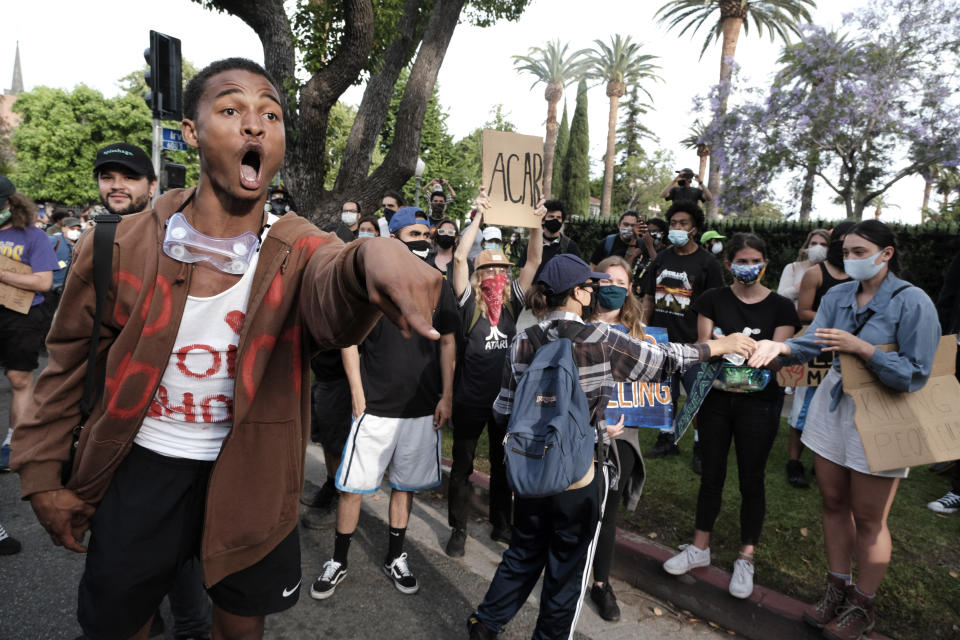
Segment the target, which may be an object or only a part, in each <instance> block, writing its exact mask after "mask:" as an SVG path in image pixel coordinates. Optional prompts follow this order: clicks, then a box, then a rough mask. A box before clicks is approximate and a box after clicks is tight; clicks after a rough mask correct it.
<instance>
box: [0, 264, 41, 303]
mask: <svg viewBox="0 0 960 640" xmlns="http://www.w3.org/2000/svg"><path fill="white" fill-rule="evenodd" d="M0 271H12V272H13V273H33V269H31V268H30V265H28V264H23V263H22V262H17V261H16V260H11V259H10V258H8V257H7V256H0ZM32 304H33V291H25V290H24V289H18V288H17V287H15V286H13V285H10V284H6V283H2V282H0V306H4V307H6V308H7V309H11V310H13V311H16V312H17V313H22V314H26V313H28V312H29V311H30V305H32Z"/></svg>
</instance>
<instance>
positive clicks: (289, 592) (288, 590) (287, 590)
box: [283, 578, 303, 598]
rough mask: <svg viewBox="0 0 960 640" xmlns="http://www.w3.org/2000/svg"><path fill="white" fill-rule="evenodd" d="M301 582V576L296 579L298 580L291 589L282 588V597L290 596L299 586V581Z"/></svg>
mask: <svg viewBox="0 0 960 640" xmlns="http://www.w3.org/2000/svg"><path fill="white" fill-rule="evenodd" d="M301 582H303V578H301V579H300V580H298V581H297V584H295V585H293V589H284V590H283V597H284V598H289V597H290V596H292V595H293V593H294V592H295V591H296V590H297V589H299V588H300V583H301Z"/></svg>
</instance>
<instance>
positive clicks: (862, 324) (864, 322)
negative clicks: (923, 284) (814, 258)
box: [821, 263, 913, 336]
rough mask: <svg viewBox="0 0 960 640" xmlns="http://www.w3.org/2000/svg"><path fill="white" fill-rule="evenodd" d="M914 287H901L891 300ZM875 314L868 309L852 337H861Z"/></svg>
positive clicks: (908, 285)
mask: <svg viewBox="0 0 960 640" xmlns="http://www.w3.org/2000/svg"><path fill="white" fill-rule="evenodd" d="M821 264H822V263H821ZM912 286H913V285H912V284H905V285H903V286H902V287H900V288H899V289H897V290H896V291H894V292H893V293H891V294H890V299H891V300H893V299H894V298H896V297H897V296H898V295H900V292H901V291H905V290H906V289H909V288H911V287H912ZM875 313H876V311H874V310H873V309H867V312H866V313H865V314H864V315H863V320H861V321H860V324H858V325H857V328H856V329H854V330H853V331H851V332H850V333H851V335H855V336H856V335H860V332H861V331H863V328H864V327H865V326H867V323H868V322H870V318H872V317H873V314H875Z"/></svg>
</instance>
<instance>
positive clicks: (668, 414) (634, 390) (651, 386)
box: [606, 325, 673, 429]
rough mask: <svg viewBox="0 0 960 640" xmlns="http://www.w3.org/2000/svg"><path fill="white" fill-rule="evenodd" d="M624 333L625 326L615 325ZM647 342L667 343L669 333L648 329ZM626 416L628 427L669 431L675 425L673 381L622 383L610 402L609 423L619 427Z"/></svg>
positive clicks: (607, 414)
mask: <svg viewBox="0 0 960 640" xmlns="http://www.w3.org/2000/svg"><path fill="white" fill-rule="evenodd" d="M614 326H615V327H617V328H618V329H620V330H621V331H626V327H622V326H620V325H614ZM646 334H647V340H648V341H650V342H651V343H653V344H657V343H664V342H668V339H667V330H666V329H661V328H660V327H647V328H646ZM621 415H623V425H624V426H625V427H647V428H650V429H669V428H670V425H671V424H673V397H672V395H671V389H670V379H669V378H667V379H666V380H663V381H662V382H661V381H658V382H640V381H635V382H620V383H617V385H616V387H615V392H614V395H612V396H611V397H610V401H609V402H608V403H607V412H606V418H607V424H616V423H617V422H619V421H620V416H621Z"/></svg>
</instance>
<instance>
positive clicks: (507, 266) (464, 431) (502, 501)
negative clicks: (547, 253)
mask: <svg viewBox="0 0 960 640" xmlns="http://www.w3.org/2000/svg"><path fill="white" fill-rule="evenodd" d="M476 204H477V207H476V208H477V213H476V216H474V218H473V222H471V224H470V226H469V227H467V229H466V231H464V233H463V238H461V240H460V243H459V245H457V249H456V251H455V252H454V254H453V267H452V269H450V271H452V276H453V277H452V281H451V282H452V284H453V292H454V294H456V296H457V307H458V309H459V311H460V332H459V335H458V336H457V338H458V340H457V368H456V381H455V383H454V384H455V387H454V394H453V464H452V466H451V469H450V490H449V492H448V494H447V505H448V522H449V524H450V527H451V528H452V531H451V532H450V540H449V541H448V542H447V546H446V552H447V555H449V556H452V557H460V556H462V555H464V553H465V550H464V546H465V544H466V541H467V521H468V520H469V519H470V474H472V473H473V459H474V456H475V455H476V452H477V441H478V440H479V439H480V434H481V433H483V429H484V427H486V428H487V429H488V432H487V434H488V435H489V439H490V516H489V517H490V523H491V524H492V525H493V530H492V531H491V533H490V537H491V538H493V539H494V540H497V541H500V542H509V540H510V533H511V529H510V488H509V487H508V486H507V476H506V470H505V467H504V463H503V437H504V435H505V433H504V430H503V429H501V428H500V427H498V426H497V425H496V424H495V423H494V421H493V409H492V407H493V401H494V400H495V399H496V397H497V393H499V391H500V382H501V379H502V375H503V363H504V362H505V361H506V359H507V353H508V352H509V350H510V341H511V340H512V339H513V336H514V335H516V333H517V327H516V319H517V318H518V317H519V316H520V311H521V309H522V308H523V297H524V294H525V292H526V291H527V289H529V288H530V285H531V284H533V276H534V274H536V272H537V269H538V268H539V267H540V258H541V255H542V250H543V239H542V237H541V233H542V231H541V229H540V225H539V224H538V225H537V226H536V227H535V228H533V229H531V230H530V242H528V243H527V261H526V264H525V265H524V266H523V268H522V269H520V273H519V275H518V277H517V279H516V280H514V281H513V282H512V283H511V282H510V271H511V268H512V267H513V264H512V263H511V262H510V261H509V260H507V258H506V256H505V255H504V254H503V252H502V251H500V250H489V249H487V250H484V251H481V252H480V253H479V254H478V255H477V257H476V258H475V259H474V263H473V264H474V267H475V270H474V272H473V275H470V267H469V264H468V259H469V254H470V249H471V247H473V241H474V240H475V239H476V237H477V234H478V233H479V232H480V226H481V224H482V223H483V214H484V212H485V210H486V209H487V208H488V206H489V205H488V200H487V198H486V195H485V193H484V191H483V190H482V189H481V191H480V195H479V196H478V197H477V203H476ZM542 204H543V203H540V206H538V207H537V209H536V211H535V212H534V213H535V215H537V216H538V217H542V216H543V214H544V213H546V209H545V208H543V206H542Z"/></svg>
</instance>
